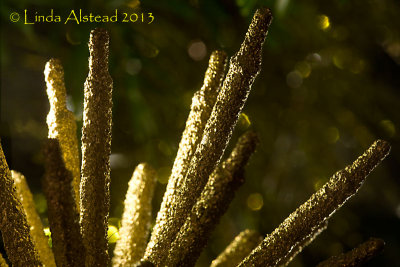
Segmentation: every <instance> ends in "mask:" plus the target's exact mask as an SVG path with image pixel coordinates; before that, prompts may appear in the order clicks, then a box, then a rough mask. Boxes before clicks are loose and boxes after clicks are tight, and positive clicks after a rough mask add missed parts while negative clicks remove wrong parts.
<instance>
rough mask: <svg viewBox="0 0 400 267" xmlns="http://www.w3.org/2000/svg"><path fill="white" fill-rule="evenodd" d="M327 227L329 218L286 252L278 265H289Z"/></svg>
mask: <svg viewBox="0 0 400 267" xmlns="http://www.w3.org/2000/svg"><path fill="white" fill-rule="evenodd" d="M326 228H328V221H327V220H325V221H324V222H323V223H321V224H320V225H318V226H317V227H315V229H313V230H312V232H311V234H309V235H308V236H306V237H304V238H303V240H301V241H300V242H298V243H297V244H296V245H295V246H293V247H292V249H291V250H290V252H289V253H288V254H286V255H285V256H284V257H283V258H281V259H280V260H279V262H278V263H277V264H276V265H277V266H288V265H289V263H290V262H291V261H292V260H293V259H294V258H295V257H296V256H297V254H299V253H300V252H302V251H303V249H304V248H305V247H307V246H308V245H309V244H311V242H313V241H314V239H315V238H317V237H318V236H319V235H320V234H321V233H322V232H323V231H325V230H326Z"/></svg>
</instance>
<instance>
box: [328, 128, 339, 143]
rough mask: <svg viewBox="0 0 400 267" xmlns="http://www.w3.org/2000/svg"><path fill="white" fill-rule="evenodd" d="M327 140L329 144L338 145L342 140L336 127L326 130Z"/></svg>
mask: <svg viewBox="0 0 400 267" xmlns="http://www.w3.org/2000/svg"><path fill="white" fill-rule="evenodd" d="M326 138H327V140H328V142H329V143H331V144H334V143H336V142H337V141H338V140H339V138H340V134H339V130H338V129H337V128H336V127H329V128H328V129H327V130H326Z"/></svg>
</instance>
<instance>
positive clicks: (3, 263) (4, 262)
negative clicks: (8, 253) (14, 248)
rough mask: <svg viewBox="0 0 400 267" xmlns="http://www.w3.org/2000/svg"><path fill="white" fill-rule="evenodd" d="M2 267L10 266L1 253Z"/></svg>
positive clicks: (0, 261) (0, 264) (0, 263)
mask: <svg viewBox="0 0 400 267" xmlns="http://www.w3.org/2000/svg"><path fill="white" fill-rule="evenodd" d="M0 267H8V264H7V262H6V260H5V259H4V258H3V254H1V253H0Z"/></svg>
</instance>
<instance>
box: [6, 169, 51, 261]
mask: <svg viewBox="0 0 400 267" xmlns="http://www.w3.org/2000/svg"><path fill="white" fill-rule="evenodd" d="M11 176H12V178H13V180H14V182H15V187H16V189H17V195H18V198H19V200H20V201H21V204H22V206H23V207H24V211H25V214H26V220H27V222H28V225H30V233H31V236H32V239H33V242H34V243H35V246H36V247H37V250H38V254H39V258H40V260H41V262H42V263H43V265H44V266H46V267H47V266H48V267H53V266H54V267H55V266H56V263H55V261H54V255H53V251H52V250H51V248H50V246H49V243H48V238H47V236H46V235H45V234H44V232H43V224H42V221H41V220H40V217H39V214H38V213H37V211H36V208H35V202H34V201H33V196H32V193H31V190H30V189H29V186H28V184H27V182H26V179H25V177H24V176H23V175H22V174H21V173H18V172H16V171H11Z"/></svg>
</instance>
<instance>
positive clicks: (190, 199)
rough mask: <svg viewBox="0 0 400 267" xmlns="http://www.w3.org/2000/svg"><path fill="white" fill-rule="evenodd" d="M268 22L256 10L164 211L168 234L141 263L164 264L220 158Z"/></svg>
mask: <svg viewBox="0 0 400 267" xmlns="http://www.w3.org/2000/svg"><path fill="white" fill-rule="evenodd" d="M271 19H272V15H271V12H270V10H269V9H267V8H262V9H259V10H257V11H256V13H255V15H254V17H253V20H252V22H251V24H250V27H249V29H248V31H247V33H246V37H245V40H244V42H243V43H242V45H241V47H240V50H239V52H237V53H236V55H235V56H234V57H233V58H232V59H231V60H230V67H229V70H228V73H227V75H226V78H225V80H224V83H223V85H222V88H221V91H220V92H219V94H218V97H217V102H216V103H215V105H214V108H213V110H212V112H211V115H210V118H209V119H208V121H207V124H206V126H205V128H204V132H203V137H202V140H201V142H200V144H199V145H198V147H197V149H196V152H195V153H194V155H193V157H192V159H191V162H190V168H189V169H188V172H187V174H186V176H185V179H184V180H183V184H182V185H181V189H180V190H179V191H178V192H177V193H178V194H177V195H176V198H177V200H176V201H174V202H172V205H171V206H170V207H168V208H169V209H170V213H169V214H170V216H169V217H168V218H167V220H168V222H169V223H168V224H167V223H165V224H164V225H163V227H164V228H165V230H164V231H163V232H165V233H168V236H167V238H165V237H164V236H163V235H162V234H158V235H157V236H155V237H154V239H155V240H153V239H152V243H151V244H150V246H148V250H146V254H145V259H147V260H149V261H150V262H152V263H154V264H155V265H163V264H164V262H165V259H166V257H167V255H168V252H169V249H170V246H171V243H170V242H169V240H171V238H172V237H174V236H175V235H176V234H177V233H178V232H179V229H180V228H181V226H182V225H183V223H184V222H185V220H186V215H187V214H188V213H189V212H190V210H191V208H192V206H193V205H194V203H195V202H196V199H197V198H198V197H199V196H200V194H201V191H202V190H203V188H204V186H205V184H206V183H207V180H208V177H209V176H210V175H211V173H212V171H213V170H214V169H215V167H216V166H217V165H218V163H219V160H220V159H221V157H222V154H223V152H224V150H225V148H226V146H227V143H228V141H229V139H230V137H231V135H232V130H233V128H234V127H235V125H236V122H237V120H238V117H239V114H240V112H241V110H242V108H243V106H244V103H245V102H246V99H247V97H248V94H249V92H250V89H251V85H252V84H253V81H254V79H255V77H256V76H257V74H258V72H259V71H260V68H261V51H262V45H263V43H264V40H265V37H266V35H267V31H268V27H269V25H270V23H271Z"/></svg>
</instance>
